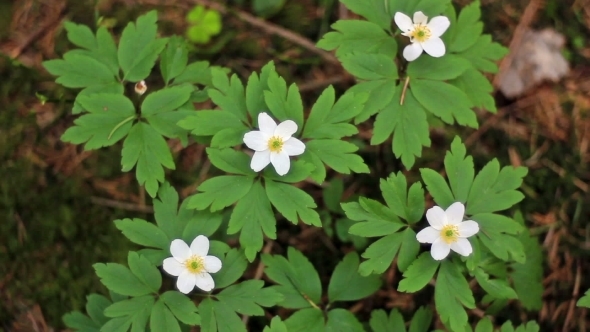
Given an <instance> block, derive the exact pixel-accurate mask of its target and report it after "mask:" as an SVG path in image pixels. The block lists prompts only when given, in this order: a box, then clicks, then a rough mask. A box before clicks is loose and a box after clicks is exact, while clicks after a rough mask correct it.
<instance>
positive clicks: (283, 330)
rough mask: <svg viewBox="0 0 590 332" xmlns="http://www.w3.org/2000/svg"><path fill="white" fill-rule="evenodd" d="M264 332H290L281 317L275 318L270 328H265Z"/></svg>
mask: <svg viewBox="0 0 590 332" xmlns="http://www.w3.org/2000/svg"><path fill="white" fill-rule="evenodd" d="M262 332H288V330H287V325H285V323H283V321H282V320H281V317H279V316H274V317H273V318H272V320H271V321H270V325H269V326H265V327H264V330H263V331H262Z"/></svg>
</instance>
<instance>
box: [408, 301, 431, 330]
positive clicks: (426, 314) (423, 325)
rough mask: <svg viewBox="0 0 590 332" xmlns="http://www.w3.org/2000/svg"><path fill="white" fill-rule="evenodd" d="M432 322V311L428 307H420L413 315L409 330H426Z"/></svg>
mask: <svg viewBox="0 0 590 332" xmlns="http://www.w3.org/2000/svg"><path fill="white" fill-rule="evenodd" d="M430 324H432V311H430V309H428V308H426V307H420V308H418V310H417V311H416V312H415V313H414V316H413V317H412V322H411V323H410V331H409V332H426V331H428V328H429V327H430Z"/></svg>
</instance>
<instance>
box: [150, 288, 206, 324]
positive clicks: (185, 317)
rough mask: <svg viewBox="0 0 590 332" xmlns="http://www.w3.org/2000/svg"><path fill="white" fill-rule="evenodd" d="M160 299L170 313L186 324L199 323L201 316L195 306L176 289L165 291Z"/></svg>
mask: <svg viewBox="0 0 590 332" xmlns="http://www.w3.org/2000/svg"><path fill="white" fill-rule="evenodd" d="M160 301H162V302H163V303H164V304H166V306H167V307H168V309H170V311H171V312H172V314H173V315H174V316H175V317H176V318H177V319H178V320H179V321H181V322H183V323H185V324H187V325H200V324H201V317H200V316H199V314H198V313H197V306H196V305H195V303H194V302H193V301H191V300H190V299H189V298H188V297H187V296H186V295H184V294H181V293H179V292H177V291H167V292H165V293H164V294H162V295H160Z"/></svg>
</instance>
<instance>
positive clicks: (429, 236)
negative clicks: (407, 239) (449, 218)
mask: <svg viewBox="0 0 590 332" xmlns="http://www.w3.org/2000/svg"><path fill="white" fill-rule="evenodd" d="M439 237H440V231H437V230H436V229H434V228H432V227H426V228H424V229H423V230H421V231H420V232H418V234H416V240H418V242H420V243H433V242H434V241H436V239H438V238H439Z"/></svg>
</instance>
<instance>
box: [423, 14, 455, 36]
mask: <svg viewBox="0 0 590 332" xmlns="http://www.w3.org/2000/svg"><path fill="white" fill-rule="evenodd" d="M450 25H451V21H449V19H448V18H447V17H446V16H436V17H433V18H432V19H431V20H430V22H428V24H427V26H428V28H430V32H432V37H440V36H442V34H443V33H445V31H447V29H448V28H449V26H450Z"/></svg>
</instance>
